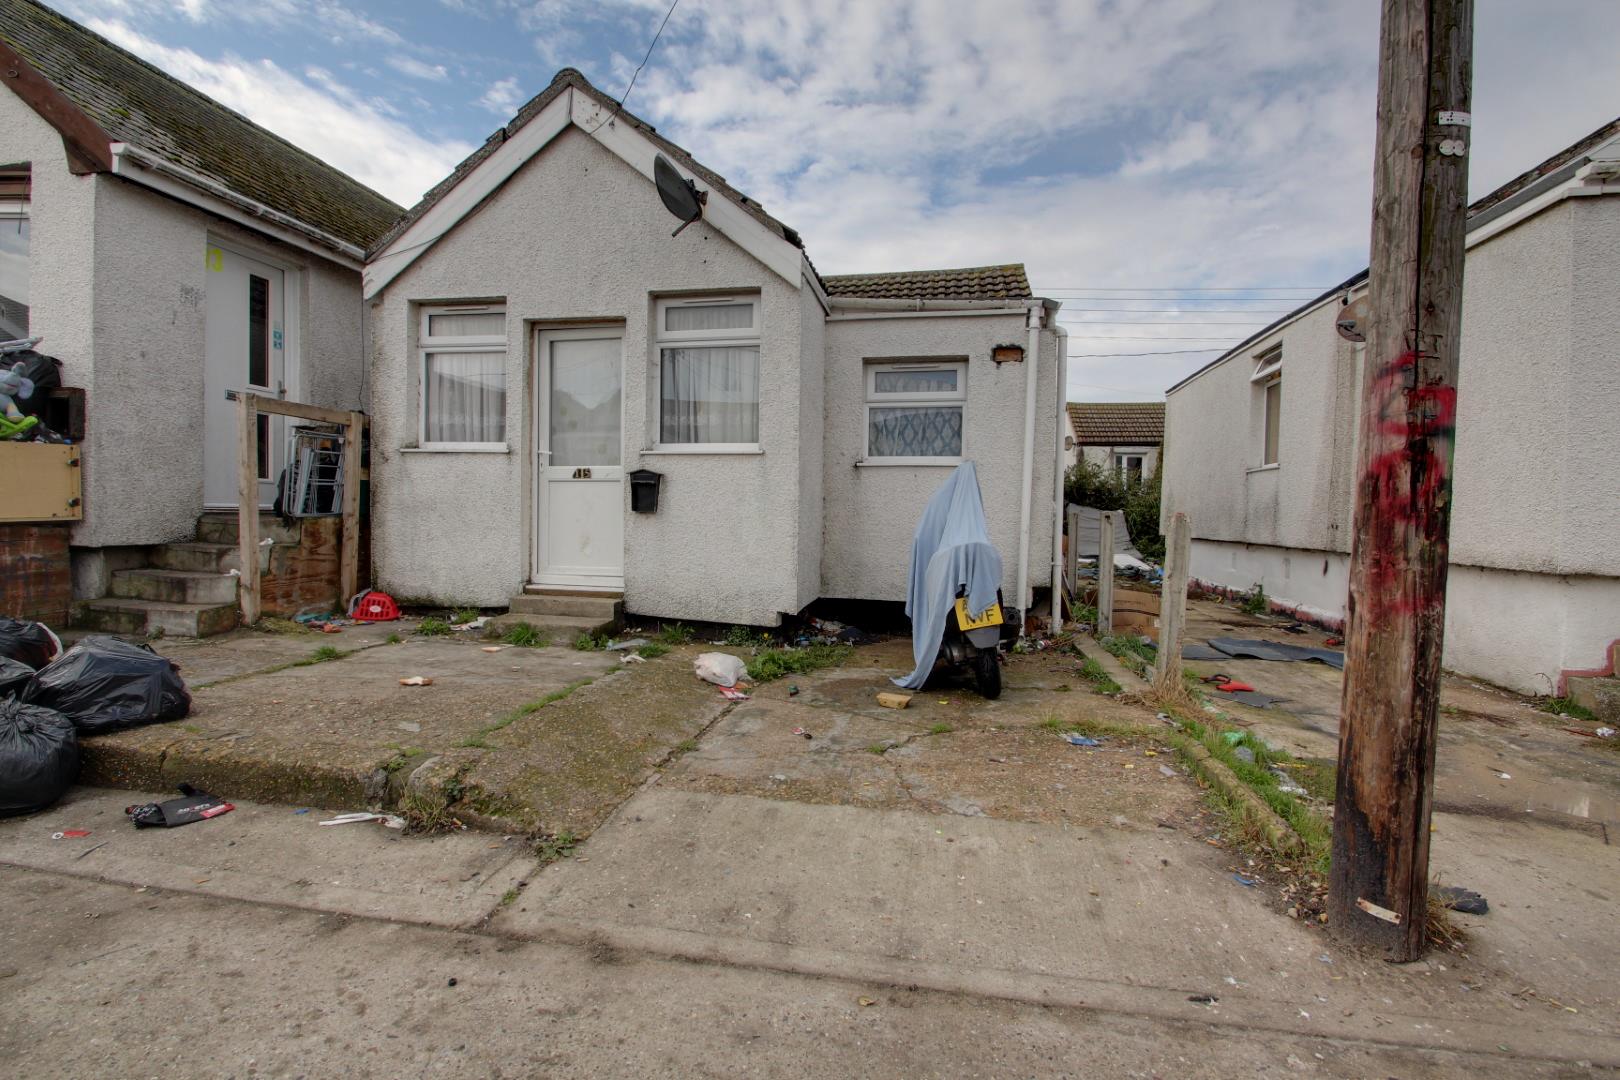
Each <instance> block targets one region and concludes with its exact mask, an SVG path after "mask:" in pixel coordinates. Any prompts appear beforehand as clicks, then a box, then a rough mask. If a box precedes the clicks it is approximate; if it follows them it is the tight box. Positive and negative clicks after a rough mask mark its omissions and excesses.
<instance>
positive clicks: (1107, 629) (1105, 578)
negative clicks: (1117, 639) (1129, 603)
mask: <svg viewBox="0 0 1620 1080" xmlns="http://www.w3.org/2000/svg"><path fill="white" fill-rule="evenodd" d="M1113 632H1114V512H1113V511H1112V510H1104V511H1103V512H1102V515H1101V517H1100V519H1099V520H1098V522H1097V636H1098V637H1103V636H1105V635H1107V634H1112V633H1113Z"/></svg>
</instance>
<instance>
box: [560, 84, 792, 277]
mask: <svg viewBox="0 0 1620 1080" xmlns="http://www.w3.org/2000/svg"><path fill="white" fill-rule="evenodd" d="M559 100H560V99H559ZM571 108H572V110H573V120H574V123H575V124H577V125H579V128H580V130H581V131H583V132H585V133H586V134H587V135H589V136H591V138H593V139H595V140H596V141H597V142H599V143H601V144H602V145H603V146H605V147H606V148H607V149H608V150H610V151H612V152H613V154H614V155H615V156H617V157H618V158H619V159H620V160H621V161H623V162H624V163H625V164H627V165H629V166H630V167H631V168H632V169H634V170H636V171H637V172H638V173H640V174H641V175H642V176H645V177H646V178H647V179H648V180H649V181H651V180H652V178H653V156H654V155H655V154H657V153H658V147H657V146H656V145H654V143H653V142H652V140H650V139H648V138H647V137H646V136H645V135H643V134H641V132H640V131H638V130H636V127H635V125H634V124H629V123H624V124H618V123H614V122H613V121H612V120H611V119H610V117H611V115H612V110H611V109H607V108H604V107H603V106H602V105H601V104H599V103H598V102H597V101H596V100H595V99H594V98H591V97H589V96H588V95H585V94H574V95H572V102H571ZM670 164H671V165H674V166H675V168H676V171H677V172H681V175H682V176H686V173H685V172H684V171H682V170H681V167H680V166H679V165H678V164H676V163H675V162H674V161H671V162H670ZM687 179H689V180H693V181H695V182H696V183H697V184H698V185H699V186H704V182H703V180H702V179H701V178H700V177H691V176H687ZM709 196H710V197H709V200H708V202H707V203H706V204H705V205H704V207H703V220H704V221H705V222H707V223H708V224H709V225H711V226H713V227H714V229H715V230H716V231H718V232H719V233H720V234H721V235H722V236H724V237H725V238H726V239H728V240H730V241H731V242H732V243H734V244H736V245H737V246H738V247H740V248H742V249H743V250H744V251H746V252H748V254H750V255H752V256H753V257H754V258H756V259H758V260H759V261H760V262H762V263H764V264H765V266H766V267H767V268H769V269H770V270H771V272H772V273H774V274H776V275H777V276H778V277H780V278H782V280H784V281H786V282H787V283H788V284H789V285H792V286H793V287H794V288H795V289H797V288H800V287H801V285H802V279H803V278H804V276H805V273H804V272H805V269H806V265H805V261H804V252H802V251H800V250H799V249H798V248H797V247H795V246H794V245H793V244H790V243H788V242H787V241H786V240H784V239H783V238H782V237H781V236H779V235H777V234H776V233H775V232H773V231H772V230H770V229H767V228H766V227H765V226H764V225H762V224H761V223H760V222H759V221H757V220H755V219H754V217H753V215H751V214H749V213H748V211H746V210H744V209H743V208H742V207H740V206H738V205H737V204H736V203H734V202H732V201H731V200H730V199H728V198H726V197H725V196H724V195H722V194H721V193H720V192H718V191H710V192H709Z"/></svg>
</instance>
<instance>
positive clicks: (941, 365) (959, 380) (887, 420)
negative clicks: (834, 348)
mask: <svg viewBox="0 0 1620 1080" xmlns="http://www.w3.org/2000/svg"><path fill="white" fill-rule="evenodd" d="M966 404H967V361H965V360H899V361H888V362H884V363H875V364H871V363H869V364H867V366H866V454H865V458H866V460H867V461H870V462H881V463H884V464H893V465H934V464H947V463H954V462H957V461H960V460H961V458H962V414H963V410H964V409H965V407H966Z"/></svg>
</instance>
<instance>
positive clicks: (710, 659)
mask: <svg viewBox="0 0 1620 1080" xmlns="http://www.w3.org/2000/svg"><path fill="white" fill-rule="evenodd" d="M692 670H693V671H694V672H695V673H696V674H697V677H698V678H700V679H702V680H703V681H704V682H712V683H714V684H715V685H716V686H736V685H737V681H738V680H739V679H741V678H742V677H743V676H744V675H746V674H747V673H748V665H747V664H745V663H743V662H742V658H741V657H739V656H732V655H731V654H730V653H723V652H706V653H704V654H703V655H702V656H700V657H698V658H697V659H696V660H694V661H692Z"/></svg>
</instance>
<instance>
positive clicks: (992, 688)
mask: <svg viewBox="0 0 1620 1080" xmlns="http://www.w3.org/2000/svg"><path fill="white" fill-rule="evenodd" d="M973 681H974V683H975V684H977V686H978V688H979V696H980V697H983V698H985V699H986V700H988V701H994V700H995V699H996V698H998V697H1000V696H1001V658H1000V657H998V656H997V655H996V650H994V649H981V650H980V651H979V654H978V655H977V656H975V657H974V658H973Z"/></svg>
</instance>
